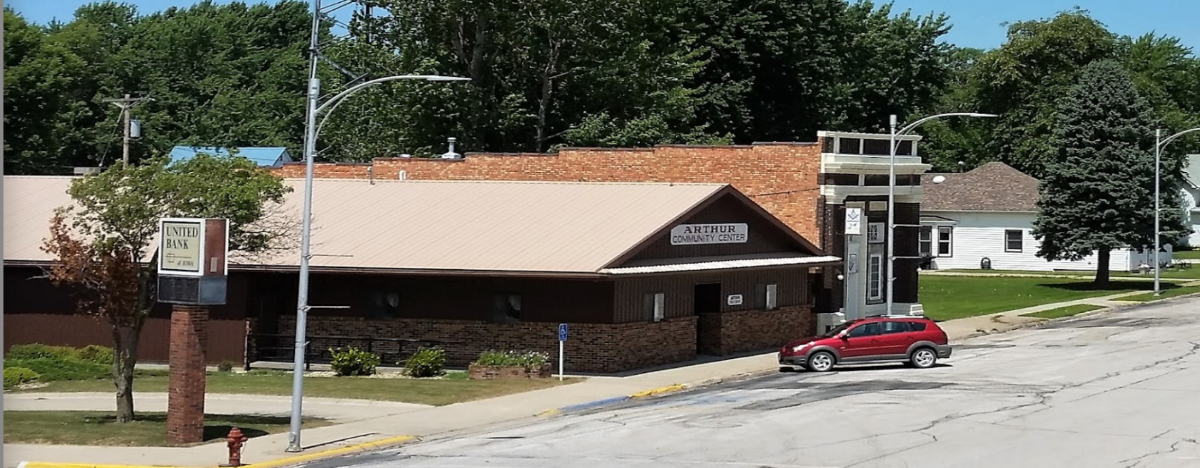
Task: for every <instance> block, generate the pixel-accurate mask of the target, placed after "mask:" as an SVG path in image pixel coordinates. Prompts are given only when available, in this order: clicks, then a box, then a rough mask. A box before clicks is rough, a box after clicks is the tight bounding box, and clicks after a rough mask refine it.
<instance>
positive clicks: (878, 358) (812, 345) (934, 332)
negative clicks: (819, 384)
mask: <svg viewBox="0 0 1200 468" xmlns="http://www.w3.org/2000/svg"><path fill="white" fill-rule="evenodd" d="M950 351H951V349H950V343H949V339H948V338H947V337H946V332H945V331H942V329H941V327H938V325H937V323H936V322H934V321H933V320H930V319H927V318H924V317H877V318H867V319H860V320H851V321H849V322H846V323H843V324H841V325H838V326H837V327H836V328H834V329H832V330H829V331H828V332H826V333H825V334H824V335H821V336H816V337H812V338H805V339H803V340H796V341H793V342H791V343H788V344H787V346H784V347H783V349H780V350H779V370H780V371H790V370H793V369H795V368H805V369H808V370H811V371H815V372H825V371H828V370H830V369H832V368H833V366H835V365H839V364H861V363H866V362H891V361H899V362H906V363H908V364H909V365H911V366H913V367H917V368H921V369H925V368H929V367H933V365H934V364H936V363H937V360H938V359H946V358H949V357H950Z"/></svg>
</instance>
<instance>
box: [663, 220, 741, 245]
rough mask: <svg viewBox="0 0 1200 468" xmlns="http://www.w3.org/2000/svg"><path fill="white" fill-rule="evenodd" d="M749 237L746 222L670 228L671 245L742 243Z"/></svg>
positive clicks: (686, 225)
mask: <svg viewBox="0 0 1200 468" xmlns="http://www.w3.org/2000/svg"><path fill="white" fill-rule="evenodd" d="M749 238H750V228H749V226H747V225H746V223H724V224H680V225H678V226H675V227H673V228H671V245H704V244H744V243H746V241H747V240H749Z"/></svg>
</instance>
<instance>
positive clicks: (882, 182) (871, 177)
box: [863, 174, 899, 187]
mask: <svg viewBox="0 0 1200 468" xmlns="http://www.w3.org/2000/svg"><path fill="white" fill-rule="evenodd" d="M897 182H899V177H898V176H897ZM863 185H866V186H870V187H887V185H888V176H887V175H886V174H867V175H866V176H863Z"/></svg>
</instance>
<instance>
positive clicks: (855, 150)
mask: <svg viewBox="0 0 1200 468" xmlns="http://www.w3.org/2000/svg"><path fill="white" fill-rule="evenodd" d="M838 142H839V143H840V144H841V148H839V149H838V153H839V154H861V153H862V140H860V139H858V138H839V139H838Z"/></svg>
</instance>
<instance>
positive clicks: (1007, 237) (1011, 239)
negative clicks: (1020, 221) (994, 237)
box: [1004, 230, 1024, 252]
mask: <svg viewBox="0 0 1200 468" xmlns="http://www.w3.org/2000/svg"><path fill="white" fill-rule="evenodd" d="M1023 235H1024V231H1020V230H1008V231H1004V251H1005V252H1020V251H1021V248H1022V247H1023V245H1022V244H1023V240H1024V239H1023V237H1024V236H1023Z"/></svg>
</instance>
